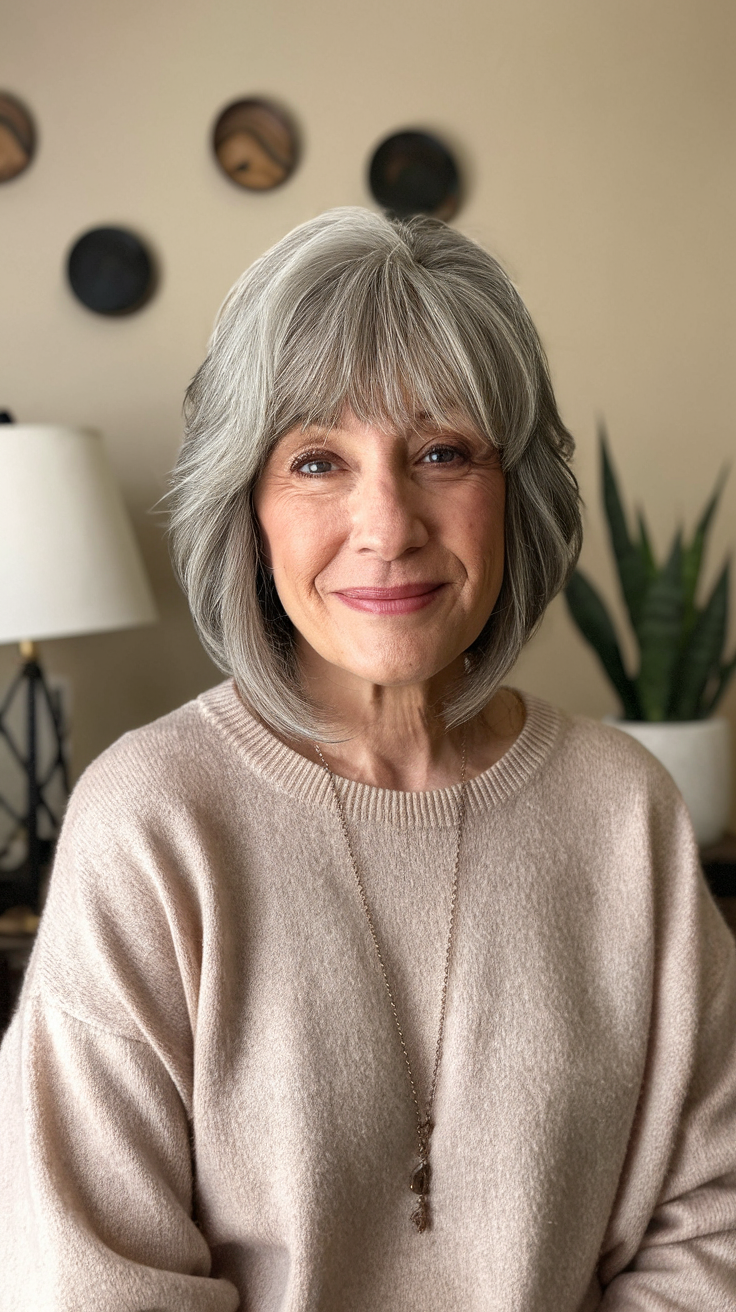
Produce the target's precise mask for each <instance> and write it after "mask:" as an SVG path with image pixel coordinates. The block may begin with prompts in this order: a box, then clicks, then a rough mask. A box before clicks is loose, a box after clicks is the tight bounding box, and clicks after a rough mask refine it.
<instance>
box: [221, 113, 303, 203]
mask: <svg viewBox="0 0 736 1312" xmlns="http://www.w3.org/2000/svg"><path fill="white" fill-rule="evenodd" d="M212 146H213V149H214V152H215V158H216V159H217V162H218V164H219V165H220V168H221V169H222V170H223V172H224V173H227V176H228V177H229V178H230V179H231V181H232V182H236V183H237V185H238V186H239V187H247V188H248V189H249V191H271V189H272V188H273V187H279V186H280V185H281V183H282V182H285V181H286V179H287V178H288V177H289V176H290V174H291V173H293V172H294V169H295V168H296V163H297V154H298V149H297V135H296V131H295V128H294V125H293V124H292V123H291V122H290V120H289V118H288V117H287V115H286V114H285V113H284V111H283V110H282V109H280V108H279V107H278V106H277V105H274V104H272V103H271V101H270V100H259V99H255V98H252V99H249V100H236V101H235V102H234V103H233V104H232V105H228V106H227V108H226V109H224V110H223V111H222V113H221V114H220V117H219V118H218V120H217V122H216V123H215V130H214V134H213V142H212Z"/></svg>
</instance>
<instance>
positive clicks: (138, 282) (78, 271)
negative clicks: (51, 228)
mask: <svg viewBox="0 0 736 1312" xmlns="http://www.w3.org/2000/svg"><path fill="white" fill-rule="evenodd" d="M67 274H68V277H69V283H70V285H71V289H72V291H73V292H74V295H75V296H76V297H77V300H79V301H81V302H82V305H85V306H86V307H87V309H88V310H94V312H95V314H111V315H118V314H131V313H132V312H133V311H134V310H139V309H140V308H141V306H143V305H145V303H146V301H147V300H148V299H149V298H150V296H151V295H152V293H153V290H154V283H155V270H154V265H153V260H152V259H151V256H150V254H149V252H148V251H147V249H146V247H145V246H144V244H143V242H142V241H141V239H140V237H137V236H136V234H135V233H134V232H129V231H128V230H127V228H91V229H90V230H89V232H85V233H83V234H82V236H81V237H79V238H78V240H77V241H76V242H75V243H74V245H73V246H72V249H71V251H70V253H69V259H68V263H67Z"/></svg>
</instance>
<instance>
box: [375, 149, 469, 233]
mask: <svg viewBox="0 0 736 1312" xmlns="http://www.w3.org/2000/svg"><path fill="white" fill-rule="evenodd" d="M368 182H369V185H370V189H371V191H372V193H373V195H374V197H375V199H376V200H377V201H378V204H379V205H382V206H383V208H384V209H385V210H388V211H389V212H390V213H391V214H395V215H396V216H397V217H398V218H407V217H408V216H409V215H410V214H432V215H433V216H434V217H435V218H437V219H446V220H447V219H451V218H452V216H453V214H455V213H456V211H457V207H458V204H459V200H460V175H459V172H458V168H457V164H456V163H455V160H454V158H453V156H452V155H451V154H450V151H449V150H448V149H447V146H445V145H443V143H442V142H441V141H438V139H437V137H432V136H430V135H429V133H428V132H414V131H406V132H395V133H394V134H393V135H392V136H390V137H386V139H385V140H384V141H382V142H381V144H380V146H378V147H377V149H376V151H375V153H374V155H373V158H372V160H371V162H370V166H369V170H368Z"/></svg>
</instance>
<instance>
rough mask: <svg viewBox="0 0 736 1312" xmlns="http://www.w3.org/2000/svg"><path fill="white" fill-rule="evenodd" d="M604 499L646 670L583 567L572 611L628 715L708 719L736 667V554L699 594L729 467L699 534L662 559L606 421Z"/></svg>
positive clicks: (572, 593) (570, 590)
mask: <svg viewBox="0 0 736 1312" xmlns="http://www.w3.org/2000/svg"><path fill="white" fill-rule="evenodd" d="M599 440H600V449H601V464H602V480H603V504H604V507H605V512H606V519H607V521H608V529H609V533H610V538H611V546H612V548H613V554H614V556H615V560H616V567H617V570H618V577H619V581H620V584H621V591H622V593H623V598H624V602H625V604H626V610H627V613H628V617H629V620H630V622H631V627H632V629H633V632H634V636H635V638H636V642H637V646H638V653H639V656H638V670H637V672H636V674H634V675H631V674H629V673H628V672H627V670H626V666H625V665H624V661H623V657H622V655H621V648H620V647H619V643H618V639H617V637H616V631H615V628H614V626H613V622H612V620H611V617H610V615H609V613H608V610H607V609H606V606H605V604H604V602H603V601H602V599H601V597H600V595H599V593H598V592H597V591H596V589H595V588H594V587H593V584H592V583H591V582H590V580H589V579H587V578H586V577H585V575H584V574H582V573H581V572H580V571H579V570H576V572H575V573H574V574H573V576H572V578H571V579H570V582H569V583H568V585H567V588H566V590H565V596H566V599H567V604H568V607H569V609H570V614H571V615H572V618H573V620H574V621H575V623H576V624H577V626H578V628H579V629H580V632H581V633H582V635H583V637H584V638H585V639H586V640H587V641H588V642H589V643H590V644H591V646H592V647H593V649H594V651H595V652H596V655H597V656H598V659H599V660H600V662H601V664H602V665H603V668H604V670H605V671H606V674H607V675H608V677H609V679H610V680H611V683H612V684H613V686H614V688H615V689H616V692H617V693H618V695H619V697H620V699H621V703H622V706H623V712H624V719H626V720H653V721H662V720H701V719H704V718H705V717H706V716H707V715H710V713H711V712H712V711H713V710H714V709H715V707H716V705H717V703H718V702H719V700H720V698H721V697H722V696H723V693H724V692H725V690H726V686H727V684H728V682H729V680H730V678H731V676H732V674H733V673H734V670H735V669H736V654H734V655H732V656H731V657H730V658H729V659H728V660H727V659H726V658H725V654H724V647H725V643H726V630H727V625H728V591H729V562H728V561H726V563H725V565H724V566H723V569H722V570H721V572H720V574H719V576H718V578H717V579H716V582H715V585H714V586H713V588H712V590H711V592H710V595H709V596H708V597H707V598H706V599H705V601H704V602H703V604H702V605H700V604H699V603H698V601H697V595H698V583H699V579H700V572H701V566H702V564H703V557H704V553H705V546H706V540H707V536H708V530H709V528H710V525H711V521H712V519H713V515H714V513H715V510H716V506H717V505H718V500H719V497H720V494H721V490H722V487H723V482H724V478H725V473H724V474H722V475H721V476H720V477H719V479H718V481H717V483H716V486H715V490H714V492H713V495H712V496H711V498H710V500H709V502H708V504H707V505H706V507H705V509H704V511H703V513H702V515H701V517H700V519H699V521H698V523H697V525H696V528H695V531H694V533H693V535H692V538H691V539H690V540H689V541H685V539H684V535H683V531H682V529H679V530H678V532H677V533H676V534H675V538H674V541H673V543H672V546H671V548H670V550H669V553H668V555H667V558H666V560H665V561H664V563H663V564H661V565H660V564H658V563H657V560H656V559H655V555H654V551H653V549H652V544H651V539H650V536H649V533H648V531H647V527H646V524H645V522H644V518H643V516H642V514H641V513H639V515H638V516H637V526H636V531H635V533H634V534H633V535H632V534H631V532H630V530H629V525H628V522H627V517H626V512H625V510H624V507H623V504H622V501H621V497H620V495H619V490H618V485H617V482H616V477H615V474H614V471H613V466H612V464H611V458H610V454H609V450H608V441H607V437H606V432H605V429H604V428H603V427H602V426H601V428H600V430H599Z"/></svg>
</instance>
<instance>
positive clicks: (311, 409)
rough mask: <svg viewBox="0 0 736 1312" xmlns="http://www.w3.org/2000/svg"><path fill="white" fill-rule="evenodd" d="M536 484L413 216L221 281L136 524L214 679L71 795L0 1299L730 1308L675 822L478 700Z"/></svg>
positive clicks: (551, 566)
mask: <svg viewBox="0 0 736 1312" xmlns="http://www.w3.org/2000/svg"><path fill="white" fill-rule="evenodd" d="M571 449H572V441H571V439H570V437H569V434H568V433H567V432H566V430H565V428H564V426H563V424H562V422H561V420H560V418H559V415H558V413H557V409H556V406H555V402H554V398H553V395H552V390H551V386H550V383H549V378H548V374H547V370H546V365H545V361H544V356H543V352H542V349H541V347H540V344H539V341H538V339H537V336H536V333H535V331H534V329H533V327H532V325H531V323H530V320H529V317H528V315H527V313H526V311H525V309H524V307H523V305H522V303H521V301H520V299H519V297H518V295H517V293H516V292H515V290H514V288H513V287H512V286H511V284H510V283H509V281H508V279H507V278H506V277H505V275H504V274H503V272H502V271H501V269H500V268H499V266H498V265H497V264H496V263H495V262H494V261H493V260H492V259H491V258H490V257H489V256H488V255H486V254H485V253H484V252H483V251H482V250H480V249H479V248H478V247H477V246H476V245H474V244H473V243H472V242H470V241H468V240H467V239H466V238H464V237H462V236H461V235H460V234H459V233H457V232H455V231H453V230H452V229H450V228H447V227H445V226H443V225H442V224H440V223H438V222H434V221H431V220H426V219H415V220H410V221H408V222H402V223H400V222H389V221H388V220H386V219H384V218H381V217H378V216H377V215H375V214H369V213H367V212H363V211H361V210H350V209H348V210H337V211H334V212H332V213H329V214H327V215H325V216H323V217H322V218H320V219H317V220H315V221H314V222H311V223H307V224H305V225H304V226H303V227H301V228H298V229H297V230H296V231H295V232H292V233H291V234H290V235H289V236H287V237H286V238H285V239H284V240H283V241H282V242H280V243H279V244H278V245H277V246H276V247H275V248H274V249H273V250H271V251H269V252H268V253H267V254H266V255H265V256H264V257H263V258H262V259H261V260H259V261H258V262H257V263H256V264H255V265H254V266H253V268H252V269H251V270H250V271H249V272H248V273H246V274H245V275H244V277H243V278H242V279H241V281H240V282H239V283H238V284H237V285H236V287H235V288H234V289H233V291H232V293H231V295H230V296H229V298H228V300H227V302H226V304H225V306H224V308H223V311H222V314H221V317H220V320H219V323H218V327H217V329H216V332H215V335H214V338H213V342H212V345H211V349H210V353H209V355H208V358H207V360H206V361H205V363H204V365H203V366H202V368H201V369H200V371H199V373H198V374H197V376H196V378H195V380H194V382H193V383H192V386H191V388H190V391H189V396H188V403H187V436H186V440H185V442H184V447H183V450H182V454H181V457H180V460H179V464H178V467H177V470H176V475H175V482H174V512H173V541H174V554H175V559H176V563H177V567H178V569H179V572H180V575H181V578H182V580H183V583H184V587H185V588H186V590H187V593H188V596H189V599H190V603H191V606H192V611H193V614H194V617H195V620H196V622H197V625H198V627H199V630H200V633H201V634H202V636H203V639H204V641H205V643H206V645H207V647H208V649H209V651H210V652H211V653H212V655H213V657H214V658H215V660H216V661H218V663H219V664H220V665H221V666H222V668H223V669H224V670H226V671H229V672H231V673H232V676H233V677H232V678H231V679H229V680H228V681H227V682H225V683H224V684H222V685H220V686H219V687H216V688H213V689H211V690H210V691H209V692H206V693H205V694H203V696H201V697H200V698H198V699H197V700H196V701H194V702H192V703H190V704H189V705H187V706H184V707H182V708H181V709H180V710H179V711H176V712H175V713H174V714H172V715H168V716H166V717H164V718H163V719H162V720H159V721H157V722H156V723H155V724H153V725H149V726H148V727H147V728H144V729H141V730H138V731H136V732H134V733H131V734H127V735H126V736H125V737H124V738H123V739H121V741H120V742H119V743H117V744H116V745H115V746H113V747H112V748H110V749H109V750H108V751H107V752H105V753H104V754H103V756H102V757H100V759H99V760H98V761H96V762H95V763H94V764H93V765H92V766H91V767H90V769H89V770H88V771H87V772H86V774H85V775H84V777H83V779H82V780H81V781H80V783H79V785H78V787H77V789H76V790H75V793H74V796H73V798H72V800H71V803H70V806H69V811H68V816H67V820H66V824H65V828H64V832H63V835H62V837H61V840H60V843H59V849H58V855H57V861H56V866H55V870H54V875H53V879H52V885H51V891H50V895H49V899H48V903H47V907H46V910H45V913H44V917H43V922H42V926H41V930H40V934H39V939H38V943H37V946H36V948H35V951H34V955H33V959H32V964H31V967H30V970H29V974H28V977H27V981H26V984H25V987H24V993H23V998H22V1001H21V1005H20V1008H19V1011H18V1013H17V1015H16V1017H15V1019H14V1021H13V1024H12V1026H11V1030H10V1032H9V1034H8V1036H7V1039H6V1043H5V1047H4V1052H3V1062H4V1073H3V1090H4V1099H5V1104H6V1106H5V1113H4V1120H3V1136H2V1152H3V1154H4V1157H5V1179H6V1182H7V1183H6V1196H5V1199H4V1203H3V1209H2V1212H3V1216H4V1218H6V1228H5V1231H4V1235H5V1238H4V1244H3V1257H2V1266H1V1267H0V1270H1V1271H2V1280H1V1281H0V1289H2V1293H0V1305H1V1306H2V1307H7V1308H11V1307H12V1309H13V1312H18V1309H31V1308H33V1309H37V1308H41V1307H53V1308H55V1309H72V1308H73V1309H109V1310H110V1312H113V1309H114V1312H119V1310H120V1309H121V1308H125V1309H138V1310H141V1312H142V1310H143V1309H149V1310H150V1309H153V1308H156V1309H167V1312H168V1310H169V1309H170V1310H171V1312H188V1310H190V1309H191V1310H192V1312H194V1309H197V1312H201V1310H202V1309H212V1310H213V1312H214V1310H216V1312H225V1310H228V1312H229V1310H231V1309H235V1308H238V1307H240V1308H247V1309H253V1310H254V1312H265V1310H266V1309H268V1310H271V1309H279V1310H282V1309H283V1310H285V1312H286V1310H288V1312H297V1310H301V1309H320V1310H322V1309H330V1310H333V1309H334V1310H335V1312H337V1310H338V1309H339V1310H340V1312H343V1310H345V1309H350V1312H360V1310H365V1312H368V1310H369V1309H370V1310H371V1312H378V1310H383V1309H396V1310H397V1312H414V1310H416V1312H419V1309H422V1310H424V1309H427V1308H432V1309H440V1310H445V1309H447V1310H449V1309H452V1310H453V1312H454V1310H455V1309H457V1310H458V1312H460V1310H462V1312H473V1310H474V1309H477V1310H478V1312H480V1310H481V1309H489V1308H493V1309H496V1310H497V1312H511V1310H512V1309H513V1310H514V1312H520V1310H521V1309H523V1310H524V1312H534V1310H538V1312H542V1310H543V1309H544V1310H545V1312H552V1310H553V1312H589V1310H590V1309H594V1308H601V1309H603V1312H612V1310H613V1309H617V1310H619V1309H620V1310H622V1312H623V1309H631V1312H633V1309H645V1308H646V1309H652V1310H653V1309H655V1308H656V1309H660V1308H661V1309H664V1308H674V1307H677V1308H679V1309H693V1312H695V1309H705V1308H707V1309H724V1312H725V1309H726V1308H733V1306H734V1305H736V1046H735V1042H736V1006H735V998H736V990H735V987H734V985H735V975H736V952H735V951H734V946H733V943H732V941H731V939H730V936H729V934H728V931H727V929H726V927H725V924H724V922H723V920H722V919H721V917H720V915H719V913H718V911H717V909H716V907H715V905H714V903H713V901H712V899H711V897H710V895H709V894H708V892H707V890H706V887H705V884H704V882H703V878H702V875H701V874H700V872H699V867H698V857H697V851H696V848H695V845H694V842H693V838H692V833H691V830H690V826H689V823H688V819H687V815H686V813H685V811H684V808H683V804H682V802H681V800H680V798H679V796H678V795H677V793H676V791H675V789H674V787H673V785H672V784H671V782H670V781H669V777H668V776H666V775H665V773H664V772H663V771H662V770H661V769H660V767H659V766H658V765H657V764H656V762H655V761H654V760H653V759H652V758H651V757H650V756H649V755H648V754H647V753H646V752H644V751H642V750H641V749H640V748H639V747H638V746H637V744H636V743H634V742H633V741H632V740H631V739H629V738H628V737H626V736H625V735H623V734H620V733H619V732H618V731H616V730H615V729H607V728H604V727H602V726H600V725H597V724H594V723H592V722H589V721H586V720H583V719H575V718H572V717H570V716H567V715H564V714H562V713H561V712H559V711H557V710H555V709H554V708H552V707H551V706H548V705H546V704H545V703H543V702H541V701H539V700H537V699H535V698H533V697H530V696H528V695H526V694H524V695H521V694H518V693H515V692H513V691H512V690H511V689H508V688H505V687H503V686H502V682H501V681H502V679H503V676H504V674H505V673H506V671H507V670H508V669H509V668H510V666H511V664H512V662H513V660H514V658H515V657H516V655H517V653H518V652H519V650H520V648H521V646H522V644H523V643H524V641H525V640H526V638H527V637H528V636H529V634H530V632H531V631H532V630H533V628H534V627H535V625H536V624H537V622H538V621H539V619H540V617H541V615H542V613H543V611H544V608H545V606H546V604H547V602H548V601H549V599H550V598H551V597H552V596H553V595H554V593H555V592H557V591H558V589H559V588H560V587H561V586H562V584H563V583H564V581H565V579H566V578H567V576H568V574H569V571H570V569H571V568H572V566H573V563H574V561H575V558H576V556H577V552H578V549H579V542H580V524H579V516H578V503H577V492H576V485H575V482H574V479H573V477H572V475H571V473H570V471H569V468H568V464H567V460H568V458H569V456H570V452H571ZM9 1217H11V1218H12V1220H11V1221H10V1223H9V1224H8V1223H7V1218H9Z"/></svg>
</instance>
